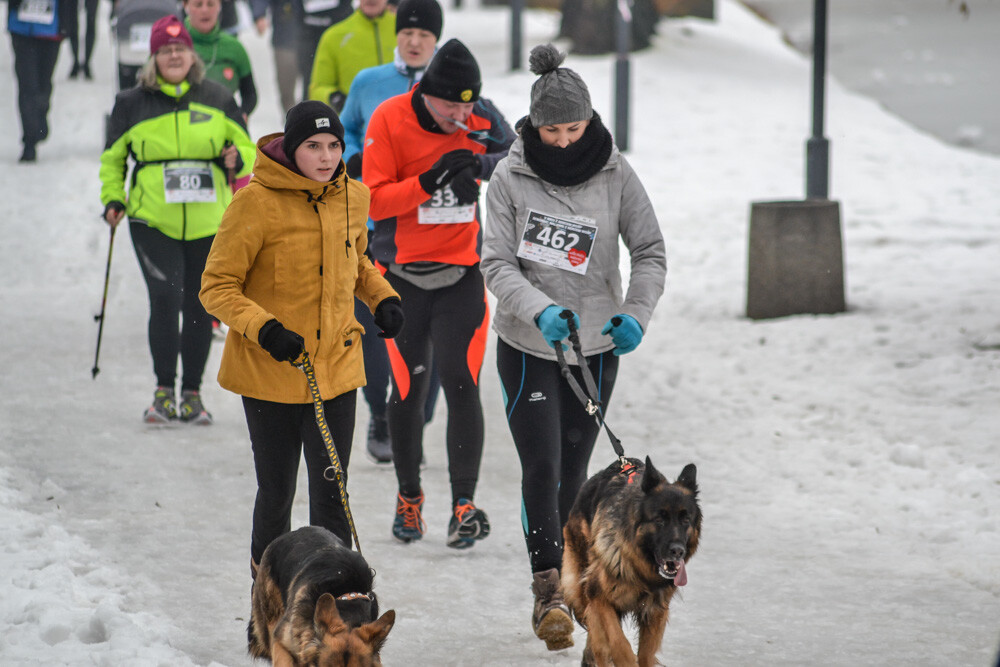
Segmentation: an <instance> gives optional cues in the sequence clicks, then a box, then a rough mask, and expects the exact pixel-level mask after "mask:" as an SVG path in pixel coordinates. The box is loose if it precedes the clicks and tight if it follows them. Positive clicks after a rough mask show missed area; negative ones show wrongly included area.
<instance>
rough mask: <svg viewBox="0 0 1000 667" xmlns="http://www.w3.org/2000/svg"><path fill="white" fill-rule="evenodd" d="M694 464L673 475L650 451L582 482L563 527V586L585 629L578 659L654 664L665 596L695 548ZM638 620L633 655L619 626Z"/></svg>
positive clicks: (681, 577) (682, 576)
mask: <svg viewBox="0 0 1000 667" xmlns="http://www.w3.org/2000/svg"><path fill="white" fill-rule="evenodd" d="M696 473H697V470H696V469H695V466H694V464H688V465H687V466H685V467H684V470H682V471H681V474H680V477H678V478H677V481H676V482H674V483H672V484H671V483H670V482H668V481H667V479H666V478H665V477H664V476H663V475H661V474H660V472H659V471H658V470H657V469H656V468H654V467H653V464H652V463H651V462H650V460H649V457H648V456H647V457H646V462H645V464H644V463H642V462H641V461H639V459H628V465H627V466H625V469H624V470H623V466H622V463H621V462H619V461H615V462H614V463H613V464H612V465H610V466H608V467H607V468H606V469H604V470H602V471H601V472H599V473H597V474H596V475H594V476H593V477H591V478H590V479H589V480H587V482H586V483H585V484H584V485H583V487H582V488H581V489H580V493H579V495H578V496H577V497H576V502H575V503H574V505H573V509H572V511H571V512H570V515H569V520H568V521H567V522H566V527H565V528H564V529H563V539H564V542H565V547H564V549H563V567H562V588H563V595H564V596H565V598H566V602H567V604H568V605H569V607H570V609H572V610H573V615H574V616H576V619H577V621H579V622H580V624H581V625H583V626H584V627H585V628H586V629H587V646H586V648H585V649H584V652H583V663H582V664H583V665H599V666H601V667H603V666H605V665H617V666H619V667H622V666H624V665H635V664H638V665H639V667H651V666H652V665H654V664H655V663H656V652H657V651H658V650H659V648H660V642H661V641H662V640H663V631H664V628H665V627H666V624H667V617H668V611H669V606H670V598H672V597H673V595H674V592H675V591H676V590H677V587H678V586H683V585H684V584H686V583H687V573H686V571H685V568H684V564H685V562H686V561H688V560H689V559H690V558H691V556H693V555H694V552H695V550H697V548H698V537H699V534H700V532H701V509H700V508H699V506H698V485H697V482H696V481H695V476H696ZM625 616H632V617H633V618H634V619H635V622H636V625H637V626H638V628H639V655H638V663H637V661H636V654H635V653H633V651H632V645H631V644H630V643H629V640H628V639H627V638H626V637H625V633H624V632H623V631H622V625H621V622H622V619H623V618H624V617H625Z"/></svg>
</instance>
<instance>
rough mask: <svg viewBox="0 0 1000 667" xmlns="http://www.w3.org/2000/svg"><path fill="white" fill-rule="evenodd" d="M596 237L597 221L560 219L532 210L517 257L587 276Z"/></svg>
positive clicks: (529, 213)
mask: <svg viewBox="0 0 1000 667" xmlns="http://www.w3.org/2000/svg"><path fill="white" fill-rule="evenodd" d="M595 236H597V222H596V221H595V220H592V219H591V218H560V217H558V216H555V215H547V214H545V213H539V212H538V211H531V210H529V211H528V220H527V222H525V225H524V233H523V234H522V235H521V243H520V245H519V246H518V248H517V256H518V257H520V258H522V259H527V260H530V261H532V262H538V263H539V264H545V265H547V266H552V267H555V268H557V269H562V270H563V271H571V272H573V273H579V274H580V275H584V274H585V273H587V266H588V265H589V264H590V251H591V249H592V248H593V247H594V237H595Z"/></svg>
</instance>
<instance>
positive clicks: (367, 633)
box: [356, 609, 396, 655]
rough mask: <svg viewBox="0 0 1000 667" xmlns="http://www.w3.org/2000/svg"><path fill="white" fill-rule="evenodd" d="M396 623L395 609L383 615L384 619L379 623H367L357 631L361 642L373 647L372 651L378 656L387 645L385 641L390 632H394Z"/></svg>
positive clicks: (379, 620) (378, 621)
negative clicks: (393, 627)
mask: <svg viewBox="0 0 1000 667" xmlns="http://www.w3.org/2000/svg"><path fill="white" fill-rule="evenodd" d="M395 622H396V612H395V610H393V609H390V610H389V611H387V612H385V613H384V614H382V617H381V618H379V619H378V620H377V621H372V622H371V623H365V624H364V625H362V626H361V627H360V628H358V629H357V630H356V632H357V634H358V636H359V637H361V640H362V641H363V642H364V643H366V644H368V645H370V646H371V647H372V651H373V652H374V653H375V655H378V654H379V652H380V651H381V650H382V647H383V646H384V645H385V639H386V637H388V636H389V630H392V626H393V624H394V623H395Z"/></svg>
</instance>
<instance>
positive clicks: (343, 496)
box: [291, 350, 361, 554]
mask: <svg viewBox="0 0 1000 667" xmlns="http://www.w3.org/2000/svg"><path fill="white" fill-rule="evenodd" d="M291 364H292V366H295V367H296V368H299V369H301V370H302V372H303V373H305V376H306V382H308V383H309V393H310V394H312V399H313V409H314V410H315V412H316V425H317V426H318V427H319V434H320V436H321V437H322V438H323V444H324V445H325V446H326V453H327V455H328V456H329V457H330V467H329V468H327V469H326V470H325V471H323V477H325V478H326V479H327V480H333V479H336V480H337V488H338V489H339V490H340V504H341V505H343V506H344V514H346V515H347V523H348V524H350V526H351V535H353V536H354V544H355V546H357V548H358V553H359V554H360V553H361V541H360V540H358V530H357V528H355V526H354V517H353V516H352V515H351V506H350V504H349V503H348V502H347V486H346V485H345V483H344V469H343V468H342V467H341V465H340V457H339V456H337V448H336V447H334V446H333V436H332V435H330V427H329V426H328V425H327V423H326V410H325V409H324V408H323V397H322V396H320V393H319V384H317V382H316V369H314V368H313V365H312V361H310V360H309V353H308V352H306V351H305V350H303V351H302V356H301V357H300V358H299V359H298V360H296V361H293V362H291ZM331 471H332V473H331ZM331 474H332V477H331Z"/></svg>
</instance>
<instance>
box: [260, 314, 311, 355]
mask: <svg viewBox="0 0 1000 667" xmlns="http://www.w3.org/2000/svg"><path fill="white" fill-rule="evenodd" d="M257 342H259V343H260V346H261V347H262V348H264V349H265V350H267V352H268V354H270V355H271V356H272V357H274V358H275V359H276V360H277V361H295V360H296V359H298V358H299V357H300V356H301V355H302V351H303V350H304V349H305V341H304V340H302V336H300V335H298V334H297V333H295V332H294V331H289V330H288V329H286V328H285V327H283V326H282V325H281V322H279V321H278V320H268V321H267V322H266V323H265V324H264V326H262V327H261V328H260V333H258V334H257Z"/></svg>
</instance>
